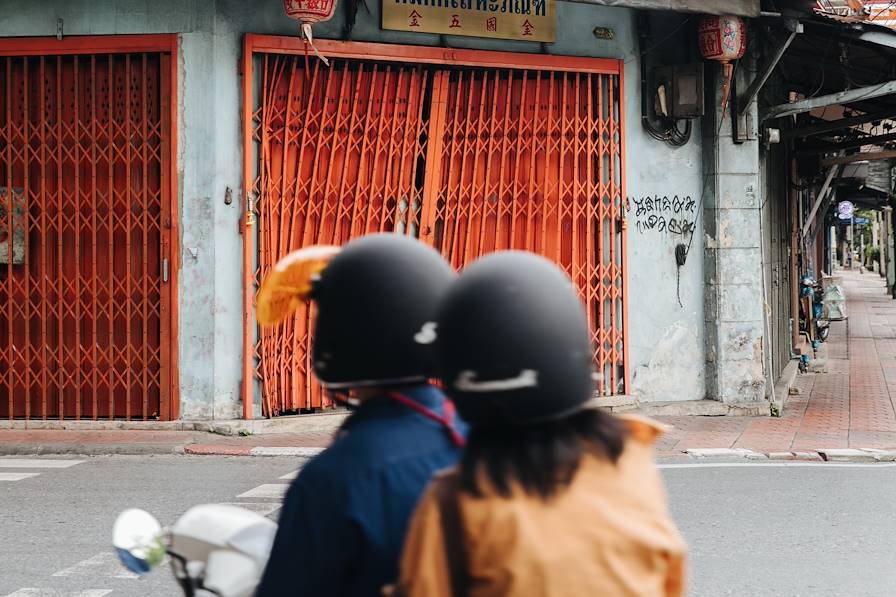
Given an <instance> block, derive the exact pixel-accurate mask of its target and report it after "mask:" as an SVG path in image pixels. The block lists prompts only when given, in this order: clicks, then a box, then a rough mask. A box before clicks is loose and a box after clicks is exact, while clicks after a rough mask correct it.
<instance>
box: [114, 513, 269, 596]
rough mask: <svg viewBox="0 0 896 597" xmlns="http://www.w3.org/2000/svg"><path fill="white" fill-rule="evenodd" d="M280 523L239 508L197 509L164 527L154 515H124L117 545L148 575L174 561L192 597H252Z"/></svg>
mask: <svg viewBox="0 0 896 597" xmlns="http://www.w3.org/2000/svg"><path fill="white" fill-rule="evenodd" d="M276 533H277V525H276V523H274V522H273V521H271V520H269V519H267V518H265V517H263V516H261V515H259V514H256V513H255V512H251V511H249V510H245V509H243V508H238V507H236V506H229V505H224V504H207V505H203V506H196V507H194V508H191V509H190V510H188V511H187V512H186V513H185V514H184V515H183V516H181V517H180V518H179V519H178V521H177V522H176V523H174V525H172V526H171V527H170V528H168V529H163V528H162V526H161V525H160V524H159V521H158V520H156V519H155V518H154V517H153V516H152V515H151V514H149V513H148V512H145V511H144V510H138V509H130V510H125V511H124V512H122V513H121V514H120V515H119V516H118V519H117V520H116V521H115V526H114V528H113V530H112V543H113V545H114V546H115V549H116V551H117V553H118V557H119V559H120V560H121V562H122V564H124V566H125V567H126V568H127V569H128V570H130V571H131V572H135V573H137V574H146V573H147V572H149V571H151V570H152V569H154V568H157V567H159V566H161V565H162V564H163V563H164V562H165V560H166V558H170V562H171V569H172V572H173V573H174V577H175V579H177V582H178V584H179V585H180V586H181V588H182V589H183V592H184V595H185V596H186V597H204V596H211V595H217V596H218V597H251V596H252V595H253V594H254V593H255V590H256V588H257V587H258V583H259V581H260V580H261V574H262V572H263V571H264V567H265V565H266V564H267V560H268V556H269V555H270V553H271V547H272V545H273V543H274V535H276Z"/></svg>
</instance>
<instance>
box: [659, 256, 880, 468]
mask: <svg viewBox="0 0 896 597" xmlns="http://www.w3.org/2000/svg"><path fill="white" fill-rule="evenodd" d="M842 274H843V279H844V289H845V291H846V295H847V309H848V313H849V318H850V321H849V328H850V329H849V336H850V337H849V358H847V338H846V325H845V323H843V322H835V323H833V324H831V332H830V336H829V338H828V341H827V343H825V345H824V349H823V352H824V353H826V355H827V372H825V373H809V374H806V375H800V376H798V377H797V380H796V384H795V387H796V388H797V389H798V391H799V394H797V395H791V396H788V397H787V398H786V402H785V406H784V414H783V416H782V417H781V418H768V417H762V418H752V417H749V418H748V417H743V418H741V417H737V418H735V417H730V418H728V417H726V418H722V417H663V418H661V419H662V420H663V422H665V423H667V424H669V425H672V426H673V429H672V430H671V431H670V432H669V433H668V434H667V435H666V436H665V437H664V438H663V439H662V440H661V443H660V445H659V450H660V453H661V455H680V454H681V453H682V452H683V451H685V450H687V449H689V448H745V449H749V450H755V451H758V452H766V453H768V452H774V451H800V450H818V449H825V448H878V449H894V448H896V410H894V398H896V301H894V300H892V299H891V298H890V297H889V296H888V295H887V294H886V284H885V282H884V280H883V279H882V278H880V277H879V276H878V275H877V274H874V273H865V274H859V273H858V272H842ZM819 356H821V352H820V355H819Z"/></svg>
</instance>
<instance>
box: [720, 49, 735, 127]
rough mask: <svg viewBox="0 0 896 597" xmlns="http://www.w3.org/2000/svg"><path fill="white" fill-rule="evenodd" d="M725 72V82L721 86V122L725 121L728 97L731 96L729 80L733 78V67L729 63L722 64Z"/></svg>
mask: <svg viewBox="0 0 896 597" xmlns="http://www.w3.org/2000/svg"><path fill="white" fill-rule="evenodd" d="M722 68H723V69H724V71H725V82H724V83H723V84H722V120H724V119H725V109H726V108H727V107H728V96H729V95H730V94H731V80H732V79H733V78H734V65H733V64H731V63H730V62H725V63H723V64H722Z"/></svg>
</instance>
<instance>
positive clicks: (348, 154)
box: [254, 54, 429, 415]
mask: <svg viewBox="0 0 896 597" xmlns="http://www.w3.org/2000/svg"><path fill="white" fill-rule="evenodd" d="M304 64H305V63H304V60H302V58H301V57H297V56H286V55H268V54H265V55H264V56H263V58H262V60H261V63H260V66H261V68H260V73H259V74H260V77H261V90H262V92H261V101H260V103H261V105H260V107H259V109H258V110H257V111H256V113H255V129H254V137H255V140H256V142H257V143H258V151H259V154H260V160H259V167H260V170H259V172H258V176H257V178H256V180H255V189H256V194H257V197H258V202H257V205H256V213H257V216H258V222H259V225H258V241H257V242H258V257H259V263H258V266H259V267H258V271H257V276H264V275H265V274H266V273H267V272H268V270H269V269H270V268H271V267H272V266H273V265H274V264H275V263H276V262H277V261H278V260H279V259H280V258H281V257H283V256H284V255H285V254H286V253H288V252H289V251H291V250H293V249H295V248H297V247H302V246H306V245H312V244H343V243H345V242H346V241H348V240H349V239H351V238H354V237H356V236H361V235H363V234H367V233H370V232H379V231H389V232H392V231H396V232H403V233H407V234H411V235H416V234H417V231H418V228H419V221H420V206H421V196H422V164H423V155H424V152H425V138H424V136H425V127H424V115H423V112H424V96H425V91H426V88H427V78H428V76H429V74H428V72H427V71H426V70H424V69H423V68H421V67H418V66H408V65H388V64H386V65H381V64H376V63H364V62H354V61H345V60H335V61H333V62H332V65H331V67H330V68H326V67H322V66H321V63H320V62H319V61H317V60H315V61H314V67H313V69H312V70H311V72H307V73H306V72H305V70H304ZM257 279H260V277H259V278H257ZM308 311H309V310H307V309H305V310H302V312H300V313H298V314H297V315H296V317H295V318H294V319H293V320H292V321H290V322H288V323H286V324H284V325H281V326H278V327H277V328H276V329H273V330H262V331H261V335H260V342H259V343H258V344H257V345H256V351H257V356H258V359H259V368H258V369H257V375H259V376H260V377H261V379H262V380H263V382H264V383H263V386H262V402H263V408H264V413H265V414H267V415H275V414H278V413H281V412H283V411H295V410H300V409H308V408H316V407H320V406H322V405H324V404H325V397H324V396H322V394H321V392H320V388H319V386H318V385H317V384H316V383H315V381H314V378H313V375H312V374H311V364H310V357H309V355H310V351H309V342H310V338H309V329H310V328H309V324H310V321H311V317H312V314H311V313H310V312H308Z"/></svg>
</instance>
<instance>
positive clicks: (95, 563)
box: [53, 551, 140, 579]
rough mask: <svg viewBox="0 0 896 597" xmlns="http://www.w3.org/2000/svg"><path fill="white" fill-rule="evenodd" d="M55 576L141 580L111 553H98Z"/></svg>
mask: <svg viewBox="0 0 896 597" xmlns="http://www.w3.org/2000/svg"><path fill="white" fill-rule="evenodd" d="M53 576H65V577H70V576H89V577H90V578H128V579H131V578H140V577H139V576H138V575H137V574H134V573H133V572H131V571H129V570H126V569H125V567H124V565H122V563H121V561H120V560H119V559H118V556H117V555H116V554H114V553H113V552H111V551H107V552H103V553H98V554H96V555H95V556H93V557H92V558H88V559H86V560H83V561H81V562H78V563H77V564H75V565H74V566H71V567H70V568H66V569H65V570H60V571H59V572H57V573H55V574H54V575H53Z"/></svg>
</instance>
